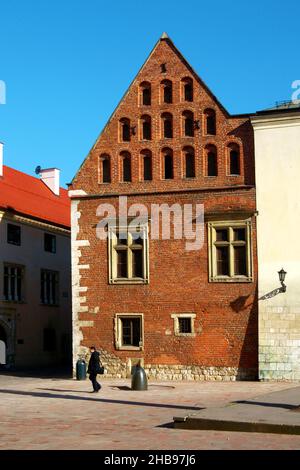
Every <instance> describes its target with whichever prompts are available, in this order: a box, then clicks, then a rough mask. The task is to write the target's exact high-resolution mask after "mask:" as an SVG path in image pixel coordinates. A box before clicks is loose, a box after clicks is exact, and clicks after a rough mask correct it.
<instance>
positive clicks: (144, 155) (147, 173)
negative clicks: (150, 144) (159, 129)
mask: <svg viewBox="0 0 300 470" xmlns="http://www.w3.org/2000/svg"><path fill="white" fill-rule="evenodd" d="M141 169H142V171H141V179H142V180H143V181H150V180H152V152H151V151H150V150H142V151H141Z"/></svg>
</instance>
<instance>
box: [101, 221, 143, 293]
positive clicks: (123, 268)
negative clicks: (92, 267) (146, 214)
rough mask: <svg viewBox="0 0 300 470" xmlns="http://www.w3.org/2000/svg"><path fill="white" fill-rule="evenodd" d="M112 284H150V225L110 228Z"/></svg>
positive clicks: (110, 275)
mask: <svg viewBox="0 0 300 470" xmlns="http://www.w3.org/2000/svg"><path fill="white" fill-rule="evenodd" d="M108 233H109V282H110V284H146V283H148V282H149V253H148V223H145V224H143V225H139V226H136V227H134V226H133V227H130V226H128V227H109V228H108Z"/></svg>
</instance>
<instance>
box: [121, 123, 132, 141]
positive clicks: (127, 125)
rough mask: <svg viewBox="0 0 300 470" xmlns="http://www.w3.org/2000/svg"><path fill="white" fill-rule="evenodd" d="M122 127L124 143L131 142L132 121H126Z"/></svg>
mask: <svg viewBox="0 0 300 470" xmlns="http://www.w3.org/2000/svg"><path fill="white" fill-rule="evenodd" d="M121 125H122V140H123V142H130V121H129V119H124V120H123V121H121Z"/></svg>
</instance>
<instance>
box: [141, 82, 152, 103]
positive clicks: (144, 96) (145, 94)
mask: <svg viewBox="0 0 300 470" xmlns="http://www.w3.org/2000/svg"><path fill="white" fill-rule="evenodd" d="M140 103H141V105H143V106H150V105H151V84H150V83H149V82H143V83H141V84H140Z"/></svg>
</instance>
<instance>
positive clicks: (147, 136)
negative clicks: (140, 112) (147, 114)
mask: <svg viewBox="0 0 300 470" xmlns="http://www.w3.org/2000/svg"><path fill="white" fill-rule="evenodd" d="M143 139H144V140H151V123H150V122H149V121H143Z"/></svg>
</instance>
